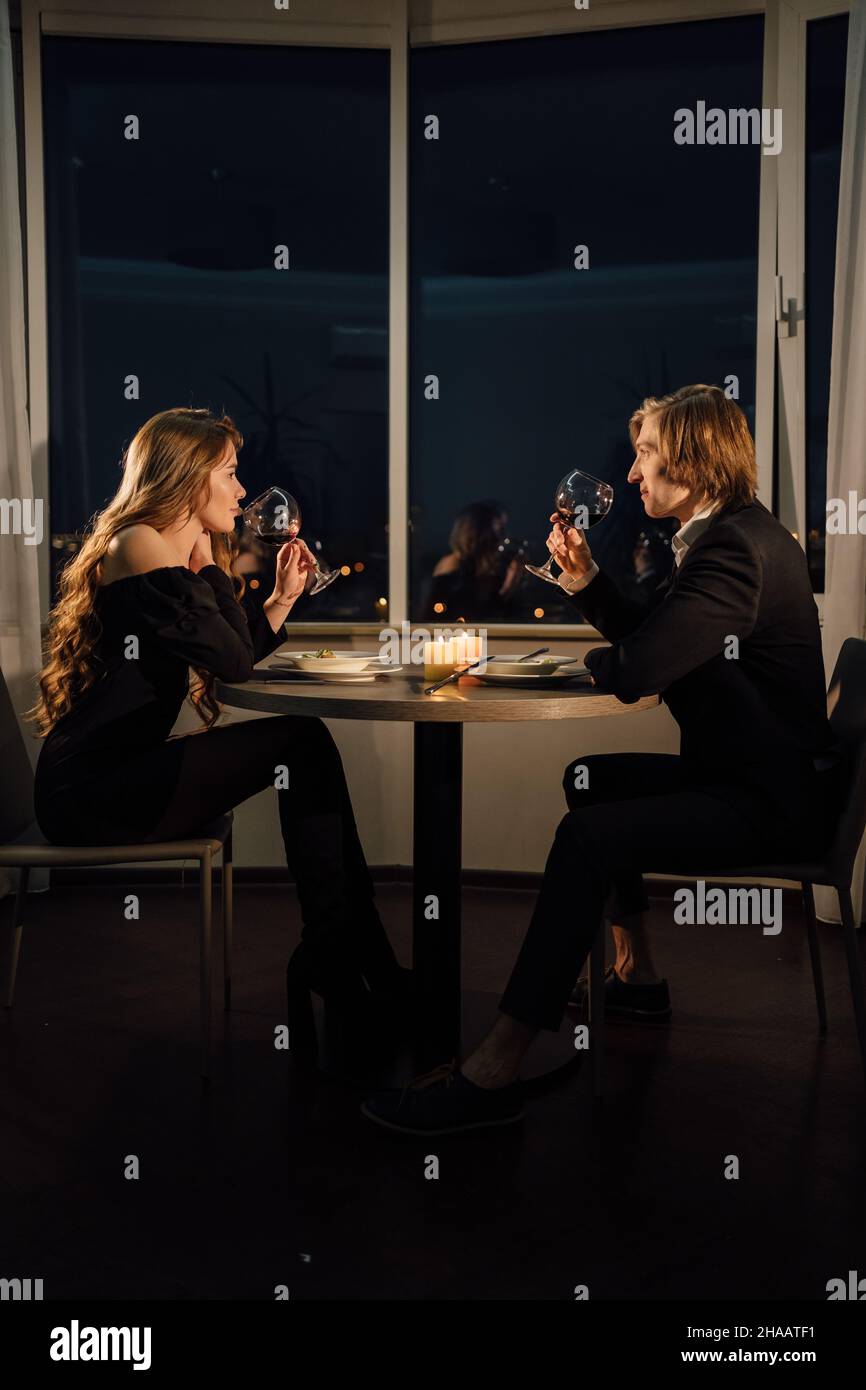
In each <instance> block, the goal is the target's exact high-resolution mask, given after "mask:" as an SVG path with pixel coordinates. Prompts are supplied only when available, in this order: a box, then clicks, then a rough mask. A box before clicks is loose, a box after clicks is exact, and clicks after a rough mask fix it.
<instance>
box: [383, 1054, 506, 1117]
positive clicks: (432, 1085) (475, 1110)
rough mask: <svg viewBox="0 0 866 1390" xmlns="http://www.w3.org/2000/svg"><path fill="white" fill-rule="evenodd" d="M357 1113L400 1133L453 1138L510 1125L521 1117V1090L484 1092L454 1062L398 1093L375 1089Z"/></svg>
mask: <svg viewBox="0 0 866 1390" xmlns="http://www.w3.org/2000/svg"><path fill="white" fill-rule="evenodd" d="M361 1114H362V1115H366V1117H367V1119H368V1120H372V1121H373V1122H374V1124H377V1125H383V1126H384V1127H385V1128H386V1129H394V1130H398V1131H400V1132H401V1133H403V1134H424V1135H427V1134H457V1133H459V1132H460V1131H462V1130H466V1129H488V1128H490V1127H492V1126H497V1125H513V1124H517V1123H518V1121H520V1120H522V1119H523V1087H522V1085H521V1083H520V1082H519V1081H513V1082H512V1083H511V1085H510V1086H500V1087H498V1088H497V1089H496V1090H487V1089H486V1088H485V1087H482V1086H476V1085H475V1083H474V1082H473V1081H470V1080H469V1079H468V1077H465V1076H464V1075H463V1073H462V1071H461V1070H460V1068H459V1067H458V1066H457V1064H456V1062H450V1063H445V1064H444V1065H443V1066H441V1067H435V1068H434V1069H433V1071H431V1072H426V1073H425V1074H424V1075H423V1076H416V1077H415V1079H414V1080H413V1081H410V1082H409V1084H408V1085H406V1086H404V1087H403V1088H402V1090H393V1091H379V1092H377V1093H376V1094H375V1095H372V1096H370V1097H369V1099H367V1100H365V1101H364V1103H363V1105H362V1106H361Z"/></svg>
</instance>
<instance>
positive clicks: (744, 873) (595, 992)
mask: <svg viewBox="0 0 866 1390" xmlns="http://www.w3.org/2000/svg"><path fill="white" fill-rule="evenodd" d="M827 713H828V716H829V720H830V724H831V726H832V728H833V732H834V733H835V734H836V735H837V737H838V738H839V739H840V740H841V742H842V743H843V744H844V745H845V748H846V749H847V760H848V771H849V782H848V789H847V792H846V796H845V800H844V803H843V805H842V808H841V811H840V815H839V820H838V823H837V827H836V834H835V837H834V839H833V840H832V842H831V844H830V845H829V847H828V849H827V850H826V851H825V854H824V857H823V858H822V859H814V860H809V861H804V862H802V863H793V862H792V863H775V864H749V865H746V866H744V867H739V868H728V869H725V870H724V872H723V873H718V872H717V871H716V870H713V872H712V874H711V875H707V874H705V873H702V872H701V870H700V869H694V870H692V869H683V868H682V866H681V865H680V866H677V868H676V869H667V870H666V869H665V868H663V867H662V868H660V869H657V870H655V872H657V873H665V872H669V873H676V874H678V875H687V876H688V877H689V878H692V877H693V878H695V879H698V878H712V881H713V882H714V883H715V882H720V883H724V882H725V880H726V879H730V878H787V879H793V880H794V881H795V882H798V883H799V884H800V887H801V890H802V893H803V906H804V909H805V915H806V936H807V939H808V942H809V956H810V958H811V962H812V977H813V980H814V983H815V999H816V1002H817V1005H818V1026H819V1031H820V1032H821V1033H826V1031H827V1005H826V1002H825V999H824V978H823V973H822V970H821V953H820V948H819V945H818V932H817V930H816V925H815V895H814V891H813V890H814V886H815V884H820V885H822V886H824V887H829V888H835V889H836V892H837V894H838V897H839V911H840V916H841V919H842V933H843V939H844V942H845V953H846V956H847V959H848V977H849V980H850V983H851V999H852V1002H853V1005H854V1018H855V1021H856V1024H857V1036H858V1039H859V1043H860V1059H861V1062H862V1064H863V1072H864V1076H866V996H864V986H863V968H862V965H861V961H860V954H859V950H858V945H857V928H856V925H855V922H854V905H853V903H852V901H851V883H852V880H853V877H854V861H855V859H856V857H857V851H858V849H859V846H860V841H861V840H862V838H863V832H864V829H866V642H864V641H861V640H860V639H859V638H857V637H849V638H848V639H847V640H846V641H845V642H844V643H843V646H842V650H841V651H840V653H839V658H838V660H837V662H836V668H835V670H834V672H833V675H832V678H831V680H830V688H829V690H828V692H827ZM588 978H589V1018H590V1024H591V1030H590V1031H591V1037H592V1047H591V1055H592V1077H593V1080H592V1090H593V1095H594V1096H600V1095H601V1094H602V1089H603V1082H602V1073H603V1069H604V1027H603V1021H604V932H602V931H600V932H599V933H598V935H597V936H596V939H595V941H594V942H593V946H592V950H591V951H590V959H589V966H588Z"/></svg>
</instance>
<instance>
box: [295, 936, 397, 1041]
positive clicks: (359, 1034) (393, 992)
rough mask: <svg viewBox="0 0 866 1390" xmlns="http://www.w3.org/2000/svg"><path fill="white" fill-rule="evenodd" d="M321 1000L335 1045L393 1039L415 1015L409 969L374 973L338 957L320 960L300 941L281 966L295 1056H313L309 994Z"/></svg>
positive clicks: (313, 1020)
mask: <svg viewBox="0 0 866 1390" xmlns="http://www.w3.org/2000/svg"><path fill="white" fill-rule="evenodd" d="M313 994H318V995H319V997H320V998H321V999H322V1001H323V1003H324V1006H325V1008H324V1015H325V1029H326V1032H327V1034H328V1038H329V1040H330V1041H331V1042H333V1043H335V1044H336V1045H337V1046H338V1047H340V1048H342V1047H344V1046H346V1047H351V1049H352V1050H353V1051H354V1052H358V1051H359V1050H363V1051H365V1052H376V1051H382V1050H387V1049H388V1048H390V1047H395V1046H397V1045H399V1044H400V1043H401V1042H402V1041H404V1040H405V1038H406V1037H407V1036H408V1035H409V1034H410V1032H411V1029H412V1024H413V1020H414V1016H415V1009H414V979H413V975H412V971H411V970H406V969H404V968H403V967H402V966H400V965H395V966H394V967H393V968H392V969H389V970H388V971H387V972H377V973H376V975H375V977H374V978H371V977H370V975H369V974H365V973H364V972H363V970H362V969H361V968H360V967H357V966H354V965H352V964H351V963H350V962H346V961H343V960H337V961H328V962H325V961H323V960H321V959H319V958H317V956H316V953H315V952H313V951H311V950H310V948H309V946H308V945H307V943H306V942H303V941H302V942H301V944H300V945H299V946H298V947H297V948H296V950H295V952H294V954H293V956H292V958H291V960H290V961H289V963H288V966H287V967H286V1002H287V1005H288V1021H289V1051H290V1054H291V1055H292V1056H293V1057H294V1058H295V1059H296V1060H299V1061H315V1060H316V1058H317V1056H318V1052H319V1038H318V1034H317V1031H316V1018H315V1013H314V1011H313V1000H312V995H313Z"/></svg>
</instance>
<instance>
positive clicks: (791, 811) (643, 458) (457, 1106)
mask: <svg viewBox="0 0 866 1390" xmlns="http://www.w3.org/2000/svg"><path fill="white" fill-rule="evenodd" d="M629 429H630V434H631V439H632V442H633V444H634V448H635V460H634V463H633V464H632V466H631V469H630V471H629V474H628V481H629V482H630V483H632V484H634V485H635V486H637V487H639V488H640V494H641V497H642V499H643V504H644V510H645V512H646V515H647V516H648V517H651V518H653V519H656V520H658V519H660V518H662V517H676V518H677V519H678V521H679V523H680V528H679V530H678V531H677V533H676V535H675V536H674V538H673V550H674V565H673V568H672V572H671V574H670V575H669V577H668V578H667V579H665V580H664V582H663V583H662V584H660V585H659V586H658V587H657V588H656V589H655V590H654V592H653V593H652V594H651V596H650V600H649V603H648V604H641V603H638V602H637V601H635V600H634V599H630V598H625V597H624V596H623V595H622V594H621V593H620V591H619V590H618V589H617V587H616V585H615V584H614V583H613V581H612V580H611V579H610V578H609V577H608V576H607V575H606V574H605V573H604V572H603V571H602V570H600V569H599V567H598V566H597V565H596V564H595V562H594V561H593V559H592V555H591V553H590V550H589V546H588V544H587V541H586V537H585V536H584V535H583V533H582V532H581V531H579V530H575V529H573V528H571V529H565V528H564V527H563V526H562V524H561V523H560V522H559V521H558V520H557V518H556V517H555V516H554V517H551V520H552V521H555V522H556V524H555V525H554V527H553V531H552V532H551V535H550V537H549V539H548V542H547V544H548V549H549V550H551V552H552V553H553V555H554V557H555V558H556V560H557V563H558V564H559V565H560V566H561V568H562V574H561V575H560V579H559V582H560V584H561V585H562V587H563V588H564V589H565V590H566V591H567V592H568V593H570V594H572V595H573V596H574V602H575V605H576V607H577V608H578V609H579V610H580V612H581V614H582V615H583V617H584V618H585V619H586V620H587V621H588V622H591V623H592V624H593V625H594V626H595V627H597V628H598V630H599V631H600V632H601V633H602V634H603V635H604V637H606V638H607V639H608V641H609V642H610V644H611V645H610V646H607V647H596V648H594V649H593V650H592V651H590V652H588V653H587V655H586V658H585V660H586V665H587V667H588V668H589V671H590V673H591V675H592V678H593V681H594V683H595V684H596V686H598V688H599V690H603V691H609V692H611V693H612V694H614V695H616V696H617V697H618V698H619V699H620V700H622V701H623V702H624V703H629V702H634V701H635V700H637V699H639V698H640V697H641V696H642V695H649V694H653V693H655V692H659V693H661V695H662V698H663V699H664V701H665V703H666V704H667V706H668V708H669V709H670V711H671V714H672V715H673V717H674V719H675V720H676V722H677V724H678V725H679V728H680V753H679V756H678V757H677V756H666V755H660V754H640V753H637V754H614V755H606V756H593V757H585V758H582V759H579V760H578V761H577V763H575V764H573V765H571V766H570V767H569V768H568V769H567V770H566V773H565V778H564V786H565V790H566V798H567V801H568V805H569V808H570V809H569V811H568V813H567V815H566V816H565V817H564V818H563V820H562V821H561V823H560V825H559V828H558V830H557V833H556V839H555V841H554V844H553V847H552V849H551V851H550V855H549V857H548V861H547V866H546V868H545V874H544V882H543V885H542V889H541V892H540V894H539V897H538V900H537V902H536V906H535V910H534V912H533V915H532V920H531V922H530V925H529V929H528V931H527V934H526V938H525V940H524V943H523V946H522V948H521V951H520V954H519V956H518V959H517V963H516V965H515V967H514V970H513V972H512V975H511V978H510V980H509V982H508V986H507V988H506V991H505V994H504V995H503V998H502V1000H501V1003H500V1017H499V1018H498V1020H497V1022H496V1023H495V1024H494V1026H493V1028H492V1029H491V1031H490V1033H489V1034H488V1035H487V1037H486V1038H485V1039H484V1041H483V1042H482V1043H481V1044H480V1046H479V1047H478V1048H477V1049H476V1051H475V1052H474V1053H473V1054H472V1056H471V1057H469V1058H468V1059H467V1060H466V1061H464V1062H463V1063H462V1065H461V1066H460V1067H457V1066H456V1065H455V1066H451V1067H443V1068H440V1069H438V1070H437V1071H436V1072H433V1073H430V1075H429V1076H428V1077H421V1078H418V1079H417V1081H415V1082H413V1083H411V1084H410V1085H409V1086H408V1087H406V1088H404V1090H403V1091H402V1092H385V1093H381V1094H380V1095H378V1096H375V1097H372V1098H371V1099H370V1100H368V1101H367V1102H366V1103H365V1105H364V1106H363V1107H362V1108H363V1110H364V1113H365V1114H366V1115H367V1116H368V1117H369V1118H370V1119H373V1120H376V1121H377V1122H378V1123H380V1124H384V1125H387V1126H389V1127H391V1128H394V1129H399V1130H404V1131H407V1132H414V1133H424V1134H436V1133H451V1132H455V1131H458V1130H463V1129H471V1128H477V1127H480V1126H486V1125H493V1124H508V1123H512V1122H514V1121H515V1120H518V1119H520V1118H522V1114H523V1111H522V1099H521V1088H520V1083H519V1082H518V1081H517V1080H516V1078H517V1074H518V1071H519V1067H520V1062H521V1060H522V1058H523V1056H524V1054H525V1052H526V1051H527V1049H528V1048H529V1046H530V1044H531V1042H532V1039H533V1038H534V1036H535V1034H536V1032H537V1031H538V1029H539V1028H545V1029H549V1030H552V1031H554V1032H555V1031H557V1030H558V1028H559V1025H560V1022H561V1020H562V1017H563V1014H564V1011H565V1008H566V1005H567V1003H568V1000H569V994H570V991H571V990H572V987H573V985H574V981H575V978H576V976H577V972H578V970H579V968H580V965H581V964H582V962H583V961H584V960H585V959H586V956H587V954H588V952H589V949H590V947H591V945H592V942H593V940H594V938H595V935H596V933H597V931H598V930H599V927H600V926H601V923H602V921H603V914H604V911H605V905H606V904H607V903H609V904H610V913H611V918H612V922H613V923H614V927H615V930H614V936H615V940H616V946H617V961H616V965H615V967H614V972H613V973H612V974H611V975H609V976H608V979H607V981H606V985H605V988H606V991H607V995H608V997H609V998H610V999H611V1002H612V1004H614V1005H616V1004H620V1006H623V991H624V990H625V991H626V992H627V993H626V996H625V998H626V1004H625V1007H627V1006H628V999H629V998H630V999H631V1001H632V1004H633V1006H634V1008H636V1009H637V1008H639V1007H640V1005H641V1004H643V1005H644V1008H645V1011H647V1012H658V1013H661V1014H664V1013H666V1012H668V1011H669V1004H668V1003H667V986H666V984H665V982H664V981H659V980H658V977H657V976H656V974H655V970H654V967H653V964H652V961H651V958H650V955H649V952H648V949H647V946H646V942H645V938H644V934H643V930H642V915H643V913H644V912H645V911H646V909H647V906H648V903H647V898H646V893H645V890H644V885H643V880H642V877H641V874H642V872H644V871H660V870H664V871H667V872H669V873H676V872H678V871H679V870H678V866H680V869H682V870H683V871H687V870H688V869H689V868H692V867H693V866H695V865H696V864H697V865H700V866H701V869H702V871H706V872H707V873H708V874H709V873H712V872H713V871H714V870H716V871H719V872H723V871H724V869H725V868H726V866H728V867H733V866H734V865H735V864H743V863H749V862H752V863H759V862H760V861H761V860H766V859H773V858H775V857H777V856H781V857H785V858H796V857H797V856H800V855H802V856H804V857H806V856H809V857H811V856H813V855H817V854H818V853H820V851H821V850H822V849H823V848H824V847H825V845H826V843H827V842H828V841H829V839H830V838H831V836H832V833H833V824H834V815H835V811H836V807H837V805H838V803H839V797H840V795H841V787H842V778H843V776H844V767H843V765H842V763H841V761H840V749H839V748H838V747H837V746H836V744H835V742H834V738H833V733H832V730H831V728H830V725H829V723H828V721H827V713H826V695H825V690H824V668H823V661H822V655H821V634H820V629H819V625H818V612H817V608H816V606H815V600H814V598H813V596H812V589H811V584H810V580H809V573H808V569H807V566H806V560H805V557H804V554H803V551H802V550H801V548H800V546H799V544H798V543H797V541H796V540H795V539H794V538H793V536H792V535H791V534H790V533H789V532H788V531H787V530H786V529H785V527H784V526H782V525H781V524H780V523H779V522H778V521H777V520H776V518H775V517H773V516H772V514H771V513H770V512H769V511H768V510H767V508H766V507H764V506H763V505H762V503H761V502H759V501H758V500H757V498H756V496H755V490H756V481H757V474H756V468H755V450H754V443H753V441H752V438H751V435H750V433H749V429H748V425H747V423H746V418H745V416H744V415H743V412H742V410H741V409H740V408H739V406H738V405H736V403H735V402H733V401H731V400H728V399H727V397H726V396H725V395H724V392H722V391H721V390H720V389H719V388H718V387H715V386H686V387H683V388H682V389H681V390H679V391H676V392H674V393H673V395H670V396H664V397H662V398H660V399H655V398H650V399H648V400H646V401H644V403H643V405H642V406H641V407H640V409H639V410H637V411H635V413H634V415H633V416H632V418H631V421H630V426H629ZM581 769H585V770H586V771H585V773H584V772H581ZM629 990H631V991H633V993H632V994H631V995H630V996H629V995H628V991H629Z"/></svg>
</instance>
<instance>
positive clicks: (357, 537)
mask: <svg viewBox="0 0 866 1390" xmlns="http://www.w3.org/2000/svg"><path fill="white" fill-rule="evenodd" d="M43 63H44V93H45V138H46V164H45V169H46V197H47V224H48V225H47V235H48V292H49V353H50V419H51V434H50V477H51V514H52V529H53V533H54V535H53V544H54V549H53V551H52V554H53V557H54V560H55V562H56V561H57V560H58V558H60V559H65V558H68V553H67V552H68V549H69V548H70V547H71V548H73V549H74V547H75V545H76V535H77V534H78V533H79V532H80V530H81V528H82V527H83V526H84V524H85V523H86V521H87V520H88V519H89V518H90V517H91V515H92V514H93V513H94V512H95V511H97V510H98V509H100V508H101V507H102V506H104V504H105V502H106V500H107V499H108V498H109V497H110V496H112V495H113V493H114V491H115V489H116V486H117V482H118V471H117V465H118V460H119V458H120V455H121V453H122V450H123V448H124V446H125V444H126V443H127V442H128V441H129V439H130V438H131V437H132V435H133V434H134V433H135V431H136V429H137V428H138V427H139V425H141V424H142V423H143V422H144V421H145V420H146V419H148V418H149V417H150V416H151V415H153V414H155V413H156V412H157V411H159V410H163V409H165V408H167V407H169V406H177V405H198V406H211V407H212V408H216V409H220V410H222V409H225V410H226V411H227V412H228V413H229V414H230V415H231V416H232V417H233V418H234V419H235V420H236V422H237V424H238V426H239V428H240V429H241V431H242V432H243V434H244V438H245V445H244V449H243V450H242V452H241V454H240V479H241V482H242V483H243V484H244V487H245V488H246V490H247V500H252V498H254V497H255V496H257V494H258V493H260V492H262V491H264V489H265V488H266V487H267V486H268V485H269V484H272V483H275V484H278V485H282V486H284V487H286V488H287V489H288V490H289V491H290V492H291V493H292V494H293V495H294V496H296V497H297V498H298V500H299V502H300V504H301V509H302V512H303V516H304V535H305V538H306V540H307V541H308V543H310V544H312V543H314V542H315V541H316V540H319V541H320V543H321V545H322V548H323V552H324V553H325V554H326V555H327V558H328V561H329V562H330V564H331V565H333V566H336V567H338V568H341V569H342V570H343V571H344V577H343V578H342V579H340V580H339V581H338V582H337V583H335V584H333V585H331V587H330V588H329V589H327V590H326V591H325V592H324V593H322V594H320V595H317V596H316V597H315V598H312V599H311V598H304V599H302V600H300V601H299V603H298V604H297V605H296V607H295V609H294V614H295V615H296V616H297V617H299V618H304V619H311V618H314V617H315V618H321V617H330V618H338V617H340V618H353V619H363V620H366V621H375V620H377V619H382V618H384V617H386V616H387V613H386V611H383V609H382V607H381V605H380V603H379V600H380V598H381V597H382V596H384V595H387V592H388V589H387V566H386V559H387V543H386V541H387V537H386V521H387V515H386V509H387V413H386V412H387V323H388V280H387V252H388V247H387V231H388V217H387V213H388V201H387V199H388V56H387V54H386V53H384V52H377V51H373V50H364V51H347V50H340V49H332V48H328V49H314V48H292V47H283V46H280V47H274V48H264V47H255V46H252V45H249V46H247V45H243V46H234V45H227V44H214V45H199V44H196V45H195V46H192V45H190V44H184V43H146V42H139V41H134V42H124V41H115V40H110V41H102V40H98V41H92V40H82V39H65V38H47V39H45V40H44V43H43ZM130 116H134V117H136V118H137V123H138V138H137V139H128V138H126V134H127V132H132V131H134V129H135V127H134V125H133V123H131V122H130V121H129V117H130ZM278 245H285V246H286V247H287V248H288V266H289V268H288V269H285V270H278V269H276V268H275V259H276V257H275V247H277V246H278ZM133 378H134V379H135V380H132V379H133ZM241 568H242V569H243V570H244V571H245V573H246V575H247V580H248V582H249V583H250V587H251V589H252V590H253V592H255V590H256V589H259V590H261V589H263V588H264V586H265V584H266V583H267V582H268V579H269V578H270V577H271V576H272V573H273V554H272V553H271V552H269V551H268V552H266V553H262V552H260V551H257V550H256V549H255V548H249V547H247V548H246V549H245V553H244V555H243V562H242V565H241ZM55 573H56V563H55ZM53 577H54V576H53ZM253 581H255V582H254V583H253Z"/></svg>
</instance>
